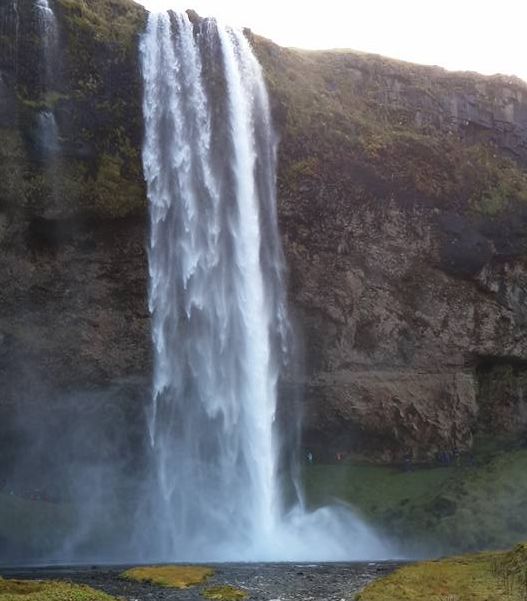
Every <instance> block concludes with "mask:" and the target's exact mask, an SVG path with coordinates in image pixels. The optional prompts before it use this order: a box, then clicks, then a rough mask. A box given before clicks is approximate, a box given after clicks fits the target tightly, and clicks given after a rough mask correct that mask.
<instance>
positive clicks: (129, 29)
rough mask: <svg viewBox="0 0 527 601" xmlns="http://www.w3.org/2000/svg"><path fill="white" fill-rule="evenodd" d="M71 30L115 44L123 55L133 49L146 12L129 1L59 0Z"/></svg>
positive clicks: (96, 39) (101, 41)
mask: <svg viewBox="0 0 527 601" xmlns="http://www.w3.org/2000/svg"><path fill="white" fill-rule="evenodd" d="M57 3H58V4H59V6H60V9H61V11H60V12H61V14H62V15H63V16H64V18H65V19H66V20H67V22H68V25H69V29H70V30H73V31H76V32H77V34H78V35H79V36H81V35H84V34H86V35H89V36H90V37H92V39H93V40H94V41H95V42H97V43H104V44H108V43H111V44H113V50H114V51H115V52H116V53H117V54H118V55H121V56H122V55H123V54H125V53H127V52H130V51H131V50H132V49H134V43H135V41H136V36H137V33H138V31H139V30H140V28H141V26H142V25H143V24H144V19H145V11H144V9H142V8H141V7H140V6H139V5H138V4H136V3H134V2H131V1H130V0H57Z"/></svg>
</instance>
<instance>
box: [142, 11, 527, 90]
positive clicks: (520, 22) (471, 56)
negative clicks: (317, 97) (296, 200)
mask: <svg viewBox="0 0 527 601" xmlns="http://www.w3.org/2000/svg"><path fill="white" fill-rule="evenodd" d="M141 4H144V5H145V6H146V7H147V8H148V9H149V10H165V9H167V8H174V9H176V10H184V9H186V8H192V9H194V10H195V11H196V12H198V13H199V14H200V15H202V16H215V17H217V18H218V19H221V20H222V21H223V22H225V23H229V24H231V25H235V26H246V27H250V28H251V29H252V30H253V31H254V32H255V33H258V34H260V35H263V36H265V37H268V38H271V39H272V40H273V41H275V42H276V43H278V44H280V45H282V46H296V47H299V48H313V49H319V48H320V49H321V48H352V49H354V50H361V51H364V52H374V53H377V54H383V55H385V56H389V57H393V58H398V59H402V60H407V61H412V62H416V63H421V64H428V65H439V66H441V67H445V68H447V69H454V70H469V71H479V72H480V73H485V74H488V75H490V74H493V73H504V74H506V75H510V74H514V75H518V76H519V77H522V78H523V79H524V80H526V81H527V0H323V1H315V0H252V1H251V0H186V1H185V0H141Z"/></svg>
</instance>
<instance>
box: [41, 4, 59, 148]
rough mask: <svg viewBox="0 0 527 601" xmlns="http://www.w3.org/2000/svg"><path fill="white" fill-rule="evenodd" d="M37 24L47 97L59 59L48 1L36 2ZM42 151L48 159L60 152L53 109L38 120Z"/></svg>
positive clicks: (47, 110)
mask: <svg viewBox="0 0 527 601" xmlns="http://www.w3.org/2000/svg"><path fill="white" fill-rule="evenodd" d="M35 9H36V13H37V24H38V30H39V35H40V38H41V43H42V57H41V61H42V68H41V69H40V71H41V82H40V85H41V89H42V92H43V95H44V96H46V94H48V93H49V92H50V91H51V90H52V89H53V84H54V79H55V75H54V70H55V69H56V68H57V59H58V26H57V19H56V17H55V13H54V12H53V10H52V8H51V6H50V4H49V2H48V0H35ZM37 126H38V139H39V145H40V151H41V153H42V155H43V157H45V158H46V159H49V158H50V157H52V156H53V155H55V154H56V153H57V152H58V150H59V136H58V126H57V121H56V119H55V114H54V112H53V110H52V109H50V108H47V109H43V110H42V111H40V113H39V115H38V119H37Z"/></svg>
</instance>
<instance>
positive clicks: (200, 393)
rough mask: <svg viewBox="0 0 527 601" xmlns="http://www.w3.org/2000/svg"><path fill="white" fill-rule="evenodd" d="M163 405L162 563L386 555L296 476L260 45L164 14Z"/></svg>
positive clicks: (153, 289)
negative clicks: (301, 490) (283, 398)
mask: <svg viewBox="0 0 527 601" xmlns="http://www.w3.org/2000/svg"><path fill="white" fill-rule="evenodd" d="M141 60H142V72H143V77H144V101H143V110H144V119H145V142H144V148H143V163H144V172H145V177H146V181H147V189H148V197H149V201H150V219H151V233H150V243H149V270H150V293H149V302H150V310H151V313H152V323H153V325H152V335H153V344H154V381H153V401H152V406H151V413H150V439H151V444H152V449H153V454H154V457H155V459H154V462H155V473H156V482H155V485H154V486H153V487H152V488H153V492H152V507H151V512H150V513H151V515H152V520H151V521H152V524H151V527H150V528H149V533H150V536H149V540H150V545H151V551H150V557H151V558H155V559H164V560H173V561H175V560H178V561H179V560H183V561H196V560H200V561H212V560H218V561H231V560H238V561H239V560H244V561H245V560H250V561H252V560H295V561H297V560H317V559H318V560H322V559H325V560H332V559H358V558H361V559H364V558H368V557H375V558H379V557H382V556H386V555H387V552H386V550H385V548H384V547H383V546H382V545H381V543H380V542H379V541H378V540H377V539H376V537H375V536H374V535H373V534H372V533H371V532H370V531H369V529H368V528H367V527H366V526H365V525H363V524H362V523H361V522H360V521H359V520H358V519H356V518H355V517H354V516H353V514H352V513H351V511H350V510H349V509H348V508H344V507H341V508H337V507H333V508H324V509H321V510H318V511H316V512H308V511H307V510H306V509H305V508H304V505H303V502H302V499H301V495H300V496H298V497H297V498H296V499H295V500H293V501H291V500H290V501H288V502H287V503H286V502H285V500H284V496H285V492H284V491H285V490H286V489H288V490H290V489H291V488H292V489H294V486H292V485H291V482H287V475H286V476H284V474H283V473H282V472H283V470H281V466H282V465H283V463H284V462H283V456H282V455H283V451H282V449H283V442H284V440H285V438H286V437H287V431H286V430H285V428H284V427H283V425H282V424H280V423H279V422H278V420H277V384H278V381H279V377H280V373H281V370H283V369H284V366H285V365H286V364H287V362H288V360H289V358H290V354H291V353H290V343H289V341H290V338H291V328H290V326H289V323H288V318H287V308H286V303H285V292H284V283H283V259H282V251H281V245H280V238H279V234H278V228H277V219H276V196H275V195H276V192H275V190H276V137H275V134H274V132H273V127H272V123H271V116H270V108H269V100H268V96H267V92H266V88H265V84H264V80H263V76H262V71H261V68H260V65H259V63H258V62H257V60H256V58H255V56H254V54H253V52H252V49H251V47H250V44H249V42H248V40H247V39H246V37H245V36H244V35H243V34H242V33H241V32H238V31H236V30H233V29H230V28H228V27H223V26H221V25H219V24H217V23H216V21H214V20H210V19H208V20H204V21H200V22H199V23H196V24H193V23H191V21H190V20H189V17H188V16H187V14H186V13H181V14H176V13H171V12H170V13H166V12H165V13H152V14H151V15H150V16H149V20H148V25H147V30H146V32H145V34H144V36H143V38H142V41H141Z"/></svg>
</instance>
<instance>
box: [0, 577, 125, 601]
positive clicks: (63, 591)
mask: <svg viewBox="0 0 527 601" xmlns="http://www.w3.org/2000/svg"><path fill="white" fill-rule="evenodd" d="M0 600H1V601H115V599H114V597H111V596H110V595H107V594H106V593H103V592H101V591H97V590H95V589H93V588H90V587H89V586H84V585H81V584H72V583H70V582H60V581H56V580H51V581H42V580H4V579H2V578H0Z"/></svg>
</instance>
